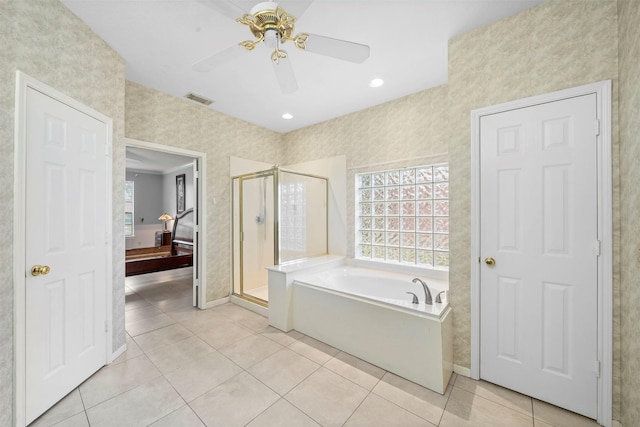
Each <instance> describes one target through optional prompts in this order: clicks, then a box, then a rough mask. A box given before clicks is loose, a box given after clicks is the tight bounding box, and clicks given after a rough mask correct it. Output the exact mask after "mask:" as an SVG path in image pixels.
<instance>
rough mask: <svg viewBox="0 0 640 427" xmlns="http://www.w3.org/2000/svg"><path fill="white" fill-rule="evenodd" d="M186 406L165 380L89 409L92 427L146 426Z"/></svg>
mask: <svg viewBox="0 0 640 427" xmlns="http://www.w3.org/2000/svg"><path fill="white" fill-rule="evenodd" d="M183 405H184V401H183V400H182V399H181V398H180V396H179V395H178V393H177V392H176V391H175V390H174V389H173V387H172V386H171V384H169V382H168V381H167V380H166V379H164V378H163V377H159V378H156V379H154V380H151V381H149V382H147V383H144V384H142V385H140V386H138V387H136V388H134V389H132V390H129V391H127V392H126V393H122V394H120V395H118V396H116V397H114V398H113V399H110V400H107V401H106V402H103V403H101V404H99V405H97V406H94V407H93V408H90V409H88V410H87V415H88V418H89V424H90V425H91V427H114V426H131V427H133V426H147V425H149V424H151V423H153V422H155V421H157V420H159V419H161V418H163V417H164V416H166V415H168V414H170V413H171V412H173V411H175V410H176V409H178V408H180V407H181V406H183Z"/></svg>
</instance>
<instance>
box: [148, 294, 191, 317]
mask: <svg viewBox="0 0 640 427" xmlns="http://www.w3.org/2000/svg"><path fill="white" fill-rule="evenodd" d="M153 305H154V306H155V307H157V308H158V309H159V310H161V311H162V312H164V313H166V312H168V311H174V310H179V309H183V308H193V309H194V310H198V309H196V308H195V307H193V295H189V294H188V293H187V295H185V296H183V297H181V298H170V299H167V300H164V301H157V302H154V303H153Z"/></svg>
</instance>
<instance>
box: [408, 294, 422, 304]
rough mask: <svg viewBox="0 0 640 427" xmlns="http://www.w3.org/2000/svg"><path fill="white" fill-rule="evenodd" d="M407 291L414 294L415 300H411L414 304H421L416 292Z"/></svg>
mask: <svg viewBox="0 0 640 427" xmlns="http://www.w3.org/2000/svg"><path fill="white" fill-rule="evenodd" d="M407 293H408V294H411V295H413V301H411V303H412V304H420V301H418V296H417V295H416V294H414V293H413V292H407Z"/></svg>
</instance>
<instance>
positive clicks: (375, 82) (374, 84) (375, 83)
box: [369, 77, 384, 88]
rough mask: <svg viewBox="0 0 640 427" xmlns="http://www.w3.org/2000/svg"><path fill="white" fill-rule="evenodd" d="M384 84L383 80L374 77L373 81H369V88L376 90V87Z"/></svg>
mask: <svg viewBox="0 0 640 427" xmlns="http://www.w3.org/2000/svg"><path fill="white" fill-rule="evenodd" d="M383 84H384V80H383V79H381V78H380V77H376V78H375V79H371V81H370V82H369V86H371V87H373V88H376V87H380V86H382V85H383Z"/></svg>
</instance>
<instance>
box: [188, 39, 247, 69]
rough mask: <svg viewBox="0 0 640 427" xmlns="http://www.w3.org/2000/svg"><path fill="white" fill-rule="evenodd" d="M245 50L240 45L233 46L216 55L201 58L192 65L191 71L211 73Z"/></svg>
mask: <svg viewBox="0 0 640 427" xmlns="http://www.w3.org/2000/svg"><path fill="white" fill-rule="evenodd" d="M246 51H247V50H246V49H245V48H243V47H242V46H240V45H237V44H236V45H233V46H231V47H228V48H226V49H225V50H222V51H220V52H218V53H216V54H213V55H211V56H207V57H206V58H202V59H201V60H200V61H198V62H196V63H195V64H193V69H194V70H196V71H200V72H203V73H204V72H207V71H211V70H213V69H214V68H216V67H218V66H220V65H222V64H224V63H226V62H229V61H232V60H234V59H236V58H238V57H240V56H242V54H243V53H245V52H246Z"/></svg>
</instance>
